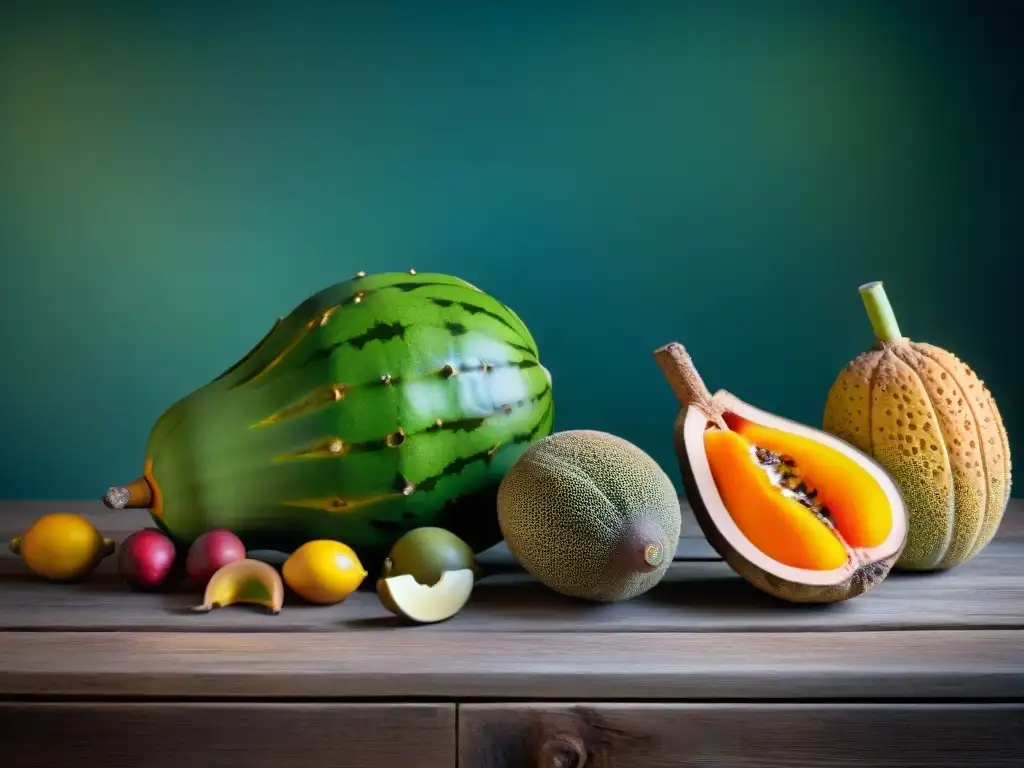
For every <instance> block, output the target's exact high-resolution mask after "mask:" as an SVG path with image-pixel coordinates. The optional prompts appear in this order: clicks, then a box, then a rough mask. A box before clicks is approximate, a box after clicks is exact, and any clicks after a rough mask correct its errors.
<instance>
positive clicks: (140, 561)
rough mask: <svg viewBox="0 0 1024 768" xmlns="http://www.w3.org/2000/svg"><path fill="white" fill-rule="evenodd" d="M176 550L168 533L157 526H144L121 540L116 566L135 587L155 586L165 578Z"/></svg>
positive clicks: (164, 581)
mask: <svg viewBox="0 0 1024 768" xmlns="http://www.w3.org/2000/svg"><path fill="white" fill-rule="evenodd" d="M177 554H178V553H177V549H176V548H175V546H174V542H172V541H171V540H170V539H169V538H167V536H165V535H164V534H163V533H161V532H160V531H158V530H157V529H156V528H144V529H142V530H141V531H136V532H135V533H133V534H130V535H129V536H128V537H127V538H126V539H125V540H124V541H123V542H121V546H120V548H119V551H118V555H117V570H118V572H119V573H120V574H121V576H122V578H124V580H125V581H126V582H128V585H129V586H131V587H132V588H134V589H140V590H149V589H157V588H158V587H161V586H163V585H164V584H165V583H166V582H167V580H168V577H169V576H170V573H171V570H172V569H173V568H174V559H175V557H177Z"/></svg>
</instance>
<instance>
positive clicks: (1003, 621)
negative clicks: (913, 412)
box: [0, 502, 1024, 635]
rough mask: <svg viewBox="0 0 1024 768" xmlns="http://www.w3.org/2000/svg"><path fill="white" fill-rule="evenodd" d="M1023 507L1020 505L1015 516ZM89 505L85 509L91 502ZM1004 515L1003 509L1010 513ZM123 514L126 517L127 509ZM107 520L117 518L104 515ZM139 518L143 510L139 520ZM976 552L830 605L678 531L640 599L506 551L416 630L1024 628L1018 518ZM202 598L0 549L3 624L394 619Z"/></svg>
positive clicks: (272, 626)
mask: <svg viewBox="0 0 1024 768" xmlns="http://www.w3.org/2000/svg"><path fill="white" fill-rule="evenodd" d="M1018 507H1020V504H1019V503H1018V502H1015V509H1014V510H1013V513H1014V514H1015V515H1017V517H1021V514H1018V512H1020V511H1024V508H1020V509H1018ZM54 508H73V507H69V505H63V506H61V505H52V506H49V507H46V508H44V507H42V506H39V505H38V503H31V504H28V505H22V504H13V505H4V506H2V507H0V516H2V519H3V526H4V529H5V530H6V531H8V532H10V531H12V530H13V531H21V530H24V528H25V527H27V526H28V525H29V524H30V523H31V521H32V520H33V519H34V518H35V516H37V515H38V514H42V513H43V512H44V511H46V509H54ZM94 508H95V504H92V505H90V504H88V503H86V504H85V505H80V506H79V507H78V508H77V509H78V510H79V511H86V513H87V514H88V516H89V517H91V518H92V519H94V520H95V521H97V522H102V521H104V520H125V519H131V520H132V523H131V524H130V525H128V526H125V527H120V528H119V527H111V526H105V527H104V528H103V531H104V533H105V534H106V535H109V536H111V537H112V538H117V539H121V538H123V537H124V536H125V535H127V533H128V532H130V531H132V530H136V529H138V528H139V527H143V525H144V524H145V520H144V516H145V512H140V511H139V510H132V511H130V512H127V513H120V512H117V513H115V512H111V511H110V510H106V511H99V512H97V511H95V509H94ZM90 509H91V510H93V511H88V510H90ZM1008 514H1009V513H1008ZM124 515H127V517H125V516H124ZM111 516H112V517H111ZM140 516H141V517H140ZM1008 519H1009V520H1010V522H1011V524H1010V525H1007V526H1004V527H1003V528H1002V529H1001V530H1000V533H999V537H998V538H997V539H996V541H994V542H993V543H992V544H990V545H989V546H988V547H987V548H986V549H985V550H984V551H983V552H982V553H981V554H980V555H979V556H977V557H976V558H974V559H973V560H971V561H970V562H968V563H965V564H964V565H961V566H960V567H958V568H955V569H952V570H950V571H947V572H943V573H934V574H902V573H893V574H891V575H890V577H889V578H888V579H887V580H886V581H885V582H884V583H883V584H882V585H881V586H879V587H878V588H876V589H875V590H873V591H872V592H870V593H868V594H866V595H863V596H861V597H858V598H856V599H854V600H851V601H848V602H845V603H841V604H838V605H833V606H801V605H790V604H787V603H783V602H780V601H778V600H775V599H773V598H771V597H768V596H767V595H764V594H762V593H761V592H759V591H757V590H756V589H754V588H753V587H752V586H750V585H749V584H747V582H745V581H743V580H742V579H741V578H739V577H738V576H736V574H734V573H733V572H732V571H731V570H730V569H729V568H728V566H726V565H725V564H724V563H722V562H720V561H717V560H714V561H709V558H710V557H711V556H712V555H713V553H710V549H709V547H708V546H707V544H706V542H704V541H703V540H697V539H684V540H683V542H682V543H681V546H680V557H690V558H691V559H689V560H682V559H680V560H679V561H677V562H676V563H674V564H673V566H672V567H671V569H670V571H669V573H668V574H667V576H666V577H665V579H664V581H663V582H662V583H661V584H659V585H658V586H657V587H656V588H655V589H653V590H651V591H650V592H649V593H647V594H646V595H643V596H641V597H638V598H636V599H634V600H631V601H628V602H625V603H620V604H617V605H594V604H590V603H584V602H581V601H577V600H572V599H569V598H566V597H563V596H561V595H558V594H556V593H554V592H552V591H551V590H549V589H547V588H545V587H543V586H542V585H540V584H539V583H537V582H536V581H535V580H533V579H530V578H529V577H527V576H526V575H525V574H523V573H521V572H520V573H515V572H514V570H515V569H514V563H513V562H512V561H511V556H510V555H509V554H508V552H507V550H505V549H503V548H501V547H499V548H496V549H494V550H492V551H490V552H488V553H486V554H485V555H483V556H482V559H483V560H484V561H485V562H489V563H492V564H499V565H501V564H502V563H503V564H504V566H505V567H506V568H507V569H508V570H510V571H513V572H510V573H506V574H502V575H498V576H493V577H489V578H487V579H484V580H483V581H481V582H480V583H479V584H478V586H477V587H476V590H475V591H474V594H473V597H472V599H471V601H470V603H469V605H467V606H466V608H465V609H464V610H463V611H462V612H460V613H459V614H458V615H457V616H456V617H455V618H454V619H452V620H451V621H448V622H444V623H442V624H437V625H431V626H424V627H419V628H417V629H416V631H417V632H420V633H421V634H429V635H434V634H437V635H442V634H450V633H459V632H480V633H487V632H489V633H495V634H505V633H509V632H552V631H574V632H601V633H614V632H667V631H671V632H737V631H768V632H792V631H801V632H804V631H817V632H837V631H869V630H880V629H948V628H973V629H987V628H1024V538H1020V539H1018V538H1015V535H1014V532H1015V530H1016V528H1015V527H1014V524H1013V521H1014V520H1015V519H1016V518H1008ZM197 602H199V594H198V593H197V592H195V591H188V590H181V591H178V592H175V593H172V594H138V593H132V592H130V591H129V590H128V589H127V587H126V586H125V585H124V584H123V583H122V582H121V580H120V578H119V577H118V576H117V573H116V564H115V558H113V557H111V558H108V559H107V560H106V561H104V563H103V564H102V565H101V567H100V568H99V569H98V571H97V572H96V573H95V574H93V575H92V577H90V578H89V579H88V580H87V581H86V582H84V583H82V584H77V585H66V584H50V583H47V582H45V581H43V580H41V579H39V578H37V577H35V576H33V575H32V574H30V573H29V572H28V570H27V568H26V566H25V564H24V563H23V562H21V560H20V559H18V558H17V557H16V556H15V555H14V554H12V553H10V552H9V551H7V549H6V548H4V549H3V550H0V631H3V630H18V631H27V630H51V631H61V630H69V631H98V632H107V631H144V632H149V631H163V632H324V631H339V630H352V631H366V630H371V629H384V628H388V627H395V626H400V622H399V621H398V620H397V619H395V618H394V617H392V616H391V615H390V614H389V613H388V612H387V611H386V610H385V609H384V608H383V607H382V606H381V605H380V602H379V601H378V600H377V597H376V595H375V594H374V592H373V591H372V579H369V580H367V583H366V584H365V585H364V590H363V591H361V592H359V593H357V594H355V595H353V596H352V597H350V598H349V599H348V600H346V601H345V602H344V603H342V604H341V605H337V606H331V607H321V606H310V605H305V604H302V603H301V601H299V600H297V599H295V598H294V596H291V595H289V597H288V600H287V603H286V606H285V610H284V611H283V612H282V613H281V614H279V615H277V616H268V615H265V614H262V613H259V612H255V611H250V610H246V609H239V608H228V609H222V610H219V611H215V612H213V613H209V614H202V615H197V614H192V613H189V611H188V610H187V609H188V607H189V606H190V605H194V604H195V603H197Z"/></svg>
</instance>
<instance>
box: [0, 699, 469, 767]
mask: <svg viewBox="0 0 1024 768" xmlns="http://www.w3.org/2000/svg"><path fill="white" fill-rule="evenodd" d="M455 759H456V758H455V706H454V705H423V706H420V705H403V704H394V705H391V704H379V705H370V704H351V705H349V704H130V703H129V704H21V703H2V704H0V766H3V768H64V767H65V766H66V767H67V768H83V766H86V767H88V766H96V768H215V767H216V768H220V767H221V766H223V767H224V768H227V766H231V768H239V766H244V767H245V768H263V767H264V766H266V768H271V767H273V768H281V766H297V767H298V768H392V767H393V766H394V768H405V766H409V767H410V768H452V767H453V766H454V765H455Z"/></svg>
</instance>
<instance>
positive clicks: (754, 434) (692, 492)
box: [677, 391, 907, 602]
mask: <svg viewBox="0 0 1024 768" xmlns="http://www.w3.org/2000/svg"><path fill="white" fill-rule="evenodd" d="M714 399H715V401H717V402H718V403H720V404H721V405H722V406H724V408H725V413H724V420H725V423H726V425H727V426H728V429H720V428H718V427H717V426H714V425H713V424H711V423H709V421H708V419H707V418H706V416H705V415H704V414H702V413H701V412H700V411H699V410H697V409H695V408H690V409H688V411H687V414H686V416H685V417H684V418H683V420H682V425H681V426H682V434H681V435H680V436H679V437H680V438H681V442H682V448H683V455H685V456H686V462H685V465H684V467H683V469H684V477H685V478H686V485H687V496H688V498H689V500H690V502H691V506H693V508H694V512H695V514H696V517H697V519H698V521H699V522H700V524H701V528H702V529H703V530H704V533H705V536H707V538H708V540H709V541H710V542H711V543H712V545H713V546H715V548H716V549H717V550H718V551H719V553H720V554H721V555H722V556H723V558H724V559H725V560H726V561H728V562H729V564H730V565H731V566H732V567H733V568H734V569H735V570H736V571H737V572H738V573H740V575H742V576H744V577H745V578H747V579H748V580H749V581H751V582H752V583H753V584H754V585H755V586H757V587H759V588H761V589H763V590H764V591H766V592H769V593H771V594H773V595H775V596H777V597H781V598H783V599H786V600H790V601H792V602H837V601H839V600H845V599H848V598H851V597H854V596H856V595H859V594H862V593H864V592H866V591H868V590H869V589H871V588H872V587H874V586H876V585H877V584H879V583H880V582H881V581H882V580H883V579H884V578H885V577H886V576H887V575H888V573H889V571H890V569H891V568H892V565H893V563H894V562H895V560H896V558H897V557H898V556H899V553H900V551H901V550H902V548H903V546H904V543H905V541H906V533H907V525H906V511H905V509H904V505H903V500H902V497H901V495H900V492H899V489H898V488H897V487H896V484H895V483H894V482H893V480H892V479H891V478H890V477H889V475H888V474H887V473H886V472H885V470H883V469H882V468H881V467H880V466H879V465H878V464H876V463H875V462H874V461H873V460H872V459H871V458H870V457H868V456H867V455H865V454H863V453H861V452H860V451H858V450H857V449H855V448H853V447H852V446H850V445H848V444H846V443H844V442H843V441H841V440H839V439H837V438H834V437H832V436H830V435H827V434H825V433H824V432H821V431H820V430H817V429H814V428H813V427H809V426H806V425H802V424H797V423H795V422H792V421H790V420H788V419H783V418H781V417H778V416H775V415H773V414H770V413H767V412H765V411H762V410H760V409H757V408H755V407H753V406H751V405H749V404H748V403H745V402H743V401H742V400H740V399H739V398H737V397H735V396H733V395H730V394H729V393H727V392H722V391H720V392H718V393H716V394H715V396H714ZM678 442H679V441H678V440H677V447H679V445H678Z"/></svg>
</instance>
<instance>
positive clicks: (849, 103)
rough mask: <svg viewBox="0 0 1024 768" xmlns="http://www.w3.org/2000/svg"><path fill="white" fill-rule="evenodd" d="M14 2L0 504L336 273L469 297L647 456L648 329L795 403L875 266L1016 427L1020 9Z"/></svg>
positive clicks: (714, 377)
mask: <svg viewBox="0 0 1024 768" xmlns="http://www.w3.org/2000/svg"><path fill="white" fill-rule="evenodd" d="M20 5H21V8H18V7H17V4H5V8H4V18H3V23H2V24H0V253H2V254H3V256H2V264H3V266H2V277H0V291H2V296H3V301H2V302H0V359H2V361H3V363H2V365H3V373H4V375H3V376H2V378H0V403H2V407H0V435H2V436H3V442H2V445H0V452H2V461H0V497H8V498H27V497H37V498H80V497H90V498H95V497H98V496H99V495H100V494H102V492H103V491H104V490H105V489H106V487H107V486H108V485H110V484H112V483H117V482H123V481H125V480H127V479H130V478H132V477H135V476H136V475H137V474H138V472H139V469H140V467H141V462H142V458H143V456H142V450H143V444H144V441H145V439H146V435H147V433H148V431H149V428H150V426H151V424H152V422H153V420H154V419H155V418H156V417H157V416H158V415H159V414H160V413H161V412H162V411H163V409H164V408H165V407H167V406H168V405H169V404H170V403H171V402H172V401H173V400H175V399H177V398H178V397H180V396H182V395H184V394H186V393H187V392H189V391H190V390H192V389H194V388H195V387H197V386H199V385H201V384H203V383H205V382H206V381H207V380H208V379H210V378H212V377H213V376H214V375H216V374H218V373H220V372H221V371H222V370H223V369H224V368H225V367H226V366H227V365H228V364H230V363H231V362H233V361H234V359H235V358H237V357H238V356H240V355H241V354H242V353H244V352H245V351H246V350H248V348H249V347H250V346H251V345H252V344H253V343H254V342H255V341H256V339H257V338H259V337H260V336H261V335H262V334H263V333H264V332H265V331H266V330H267V328H268V327H269V325H270V323H271V322H272V321H273V319H274V318H275V317H276V316H277V315H279V314H284V313H286V312H288V311H289V310H290V309H291V308H292V307H293V306H294V305H295V304H296V303H298V302H299V301H301V300H302V299H303V298H305V297H306V296H307V295H308V294H310V293H312V292H314V291H316V290H318V289H319V288H321V287H323V286H325V285H327V284H328V283H331V282H334V281H336V280H339V279H343V278H346V277H348V276H350V275H351V274H352V273H354V272H355V271H356V270H357V269H364V270H367V271H383V270H390V269H406V268H408V267H410V266H414V267H416V268H417V269H418V270H419V271H442V272H449V273H454V274H457V275H460V276H462V277H464V278H466V279H468V280H470V281H471V282H473V283H475V284H476V285H478V286H480V287H482V288H484V289H485V290H489V291H491V292H493V293H495V294H496V295H497V296H499V298H501V299H502V300H503V301H505V302H506V303H508V304H510V305H511V306H513V307H514V308H515V309H516V310H517V311H518V312H519V313H520V315H521V316H522V317H523V318H524V320H525V321H526V322H527V323H528V324H529V325H530V327H531V329H532V330H533V332H534V334H535V336H536V338H537V340H538V342H539V344H540V347H541V352H542V357H543V360H544V362H545V364H546V365H547V366H548V367H549V368H550V370H551V371H552V374H553V376H554V381H555V385H556V390H555V391H556V398H557V406H558V420H557V423H556V428H558V429H569V428H577V427H591V428H597V429H603V430H608V431H611V432H615V433H618V434H620V435H622V436H623V437H625V438H627V439H630V440H632V441H634V442H636V443H637V444H638V445H640V446H641V447H643V448H644V449H646V450H648V451H649V452H650V453H651V454H652V455H653V456H654V457H655V458H656V459H658V460H659V461H660V462H661V463H662V464H663V466H665V467H666V469H668V470H669V471H670V472H671V474H672V475H673V477H674V478H677V477H678V475H677V472H676V468H675V465H674V458H673V456H672V448H671V437H670V432H671V427H672V421H673V418H674V416H675V413H676V406H675V403H674V401H673V398H672V395H671V393H670V391H669V390H668V387H667V386H666V385H665V383H664V381H663V379H662V378H661V374H660V373H659V371H658V369H657V366H656V365H655V363H654V361H653V359H652V358H651V354H650V353H651V350H652V349H653V348H654V347H655V346H657V345H660V344H662V343H664V342H666V341H670V340H674V339H676V340H680V341H682V342H684V343H685V344H687V345H688V346H689V347H690V349H691V351H692V353H693V355H694V358H695V359H696V361H697V363H698V365H699V366H700V367H701V368H702V371H703V373H704V375H705V378H706V379H707V380H708V383H709V384H710V385H711V386H712V387H719V386H721V387H726V388H729V389H731V390H733V391H734V392H736V393H737V394H739V395H740V396H742V397H744V398H746V399H748V400H750V401H752V402H754V403H756V404H758V405H760V406H762V407H765V408H768V409H770V410H774V411H777V412H779V413H781V414H784V415H787V416H790V417H793V418H796V419H799V420H804V421H809V422H813V423H818V422H819V421H820V416H821V409H822V405H823V402H824V399H825V395H826V392H827V390H828V387H829V385H830V383H831V381H832V378H833V376H834V375H835V373H836V372H837V370H838V369H839V368H840V366H841V365H842V364H843V363H845V362H846V361H847V360H848V359H849V358H850V357H852V356H853V355H854V354H856V353H857V352H859V351H861V350H862V349H863V348H865V347H866V346H868V345H869V344H870V342H871V335H870V327H869V325H868V322H867V320H866V318H865V317H864V315H863V312H862V308H861V304H860V299H859V298H858V296H857V291H856V288H857V285H858V284H859V283H861V282H863V281H867V280H872V279H882V280H884V281H885V283H886V287H887V289H888V292H889V295H890V297H891V298H892V300H893V302H894V305H895V307H896V310H897V313H898V316H899V318H900V321H901V324H902V326H903V329H904V331H905V332H906V333H907V334H909V335H911V336H913V337H916V338H919V339H921V340H927V341H931V342H933V343H936V344H939V345H940V346H945V347H947V348H949V349H951V350H953V351H955V352H957V353H958V354H960V355H961V356H962V357H964V358H965V359H966V360H967V361H968V362H969V363H971V364H972V365H973V367H975V369H976V370H978V372H979V373H980V375H981V376H982V377H983V378H984V379H985V380H986V382H987V383H988V384H989V385H990V387H991V389H992V390H993V392H994V393H995V394H996V396H997V399H998V401H999V403H1000V406H1001V407H1002V410H1003V413H1004V416H1005V418H1006V420H1007V424H1008V427H1009V429H1010V435H1011V440H1013V439H1017V438H1019V437H1020V436H1021V435H1024V403H1022V401H1021V398H1020V397H1019V393H1020V381H1021V379H1022V377H1024V363H1022V362H1021V356H1020V354H1019V353H1018V351H1017V350H1019V349H1020V340H1019V337H1020V334H1021V332H1022V331H1024V310H1022V306H1021V288H1020V278H1021V275H1022V269H1021V266H1020V260H1021V253H1022V246H1024V217H1022V216H1021V207H1020V203H1021V200H1022V199H1024V197H1022V194H1021V193H1022V191H1024V189H1022V187H1024V182H1022V179H1024V153H1022V148H1021V142H1020V138H1019V137H1020V136H1021V133H1022V129H1024V119H1022V114H1021V112H1022V109H1021V103H1022V94H1024V67H1022V64H1021V58H1020V54H1019V51H1020V50H1021V49H1022V47H1024V34H1022V32H1021V28H1022V12H1021V11H1020V10H1014V9H1016V8H1019V7H1020V5H1019V4H1017V3H1005V4H1004V3H997V2H989V3H971V2H966V1H965V2H962V3H940V2H919V3H891V2H877V3H869V2H860V3H853V2H850V3H822V2H807V3H796V2H785V3H769V2H750V3H730V2H707V3H683V2H679V3H668V2H665V3H640V2H633V3H608V4H602V3H582V2H577V3H558V2H548V3H480V4H467V3H459V4H455V3H447V2H431V3H419V4H413V3H408V4H405V5H404V6H402V5H398V4H395V3H376V4H374V3H320V4H314V3H303V2H296V3H274V4H271V3H265V4H258V3H252V4H250V3H227V2H220V3H218V2H207V3H195V4H191V3H183V2H177V3H171V2H167V3H161V4H157V3H151V4H147V3H121V4H115V3H108V2H93V3H81V4H78V5H79V6H80V8H79V9H78V10H69V9H70V8H73V7H74V6H73V5H72V4H68V7H67V8H65V9H63V10H61V9H60V8H59V6H57V5H55V4H54V3H27V2H26V3H22V4H20ZM416 6H418V7H419V10H413V9H414V8H415V7H416ZM86 7H87V8H88V11H86V10H84V8H86ZM1019 487H1020V486H1019V485H1018V488H1019ZM1018 494H1019V492H1018Z"/></svg>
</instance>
